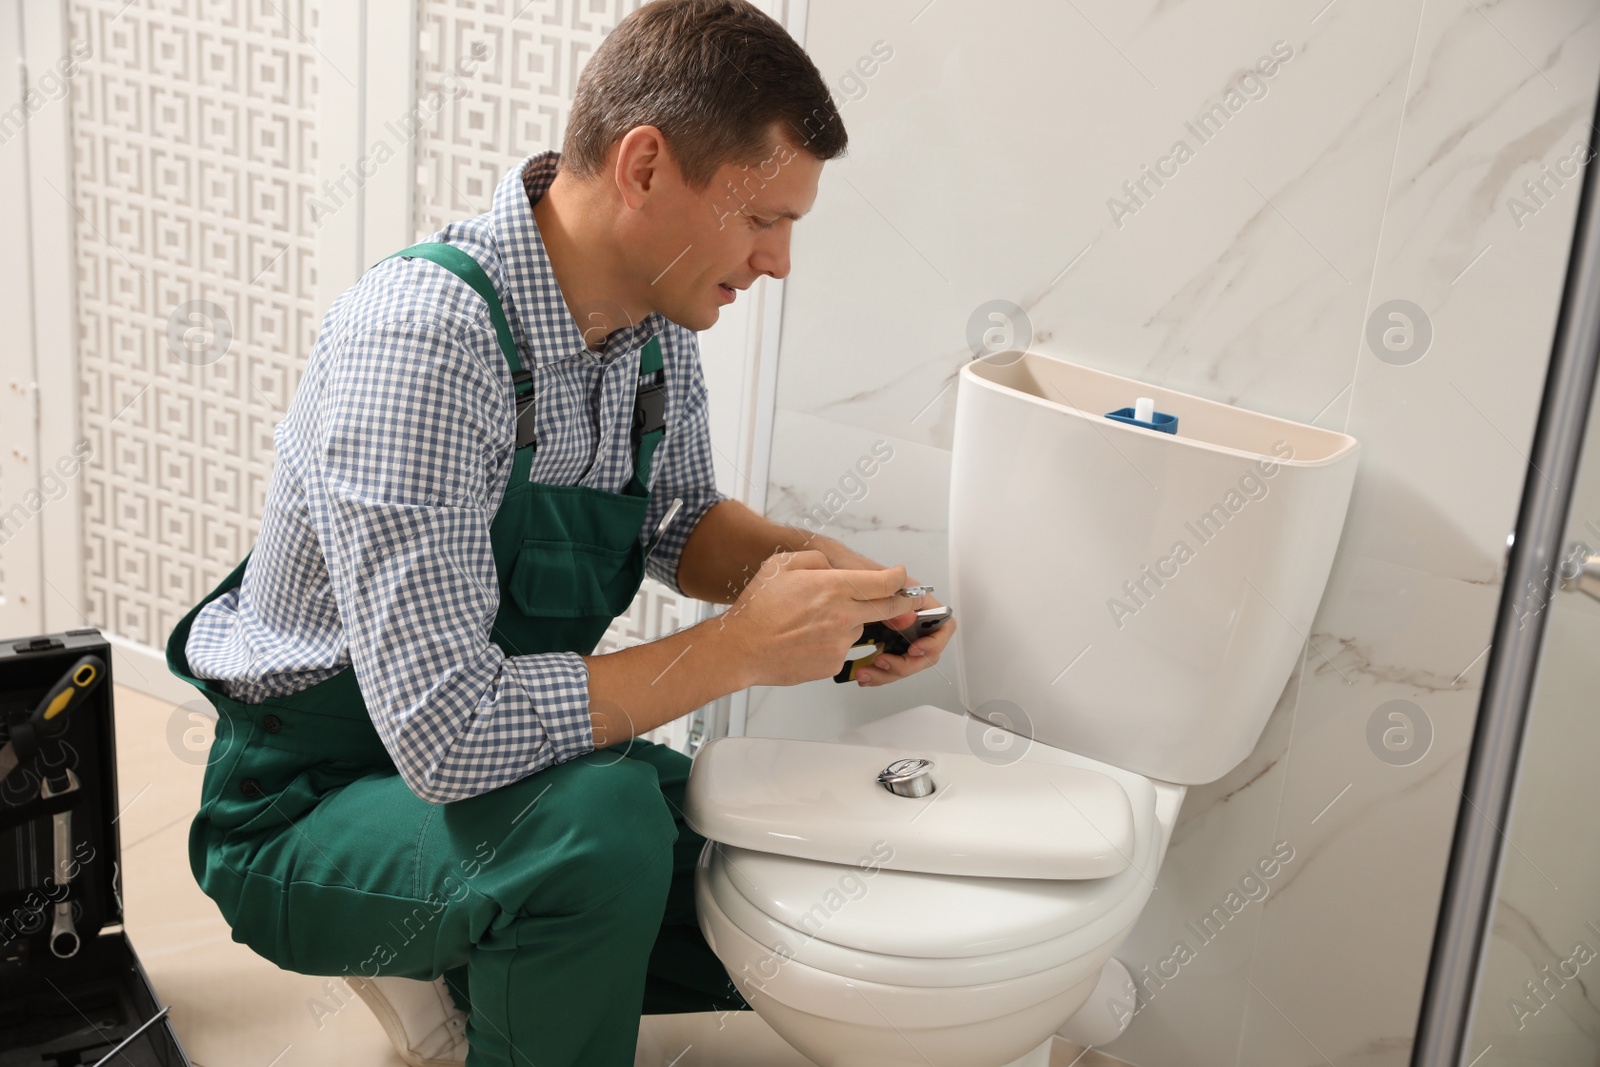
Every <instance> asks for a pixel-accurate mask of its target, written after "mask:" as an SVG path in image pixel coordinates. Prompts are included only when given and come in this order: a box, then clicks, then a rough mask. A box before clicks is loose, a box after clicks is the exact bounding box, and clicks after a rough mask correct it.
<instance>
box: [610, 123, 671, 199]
mask: <svg viewBox="0 0 1600 1067" xmlns="http://www.w3.org/2000/svg"><path fill="white" fill-rule="evenodd" d="M676 173H677V164H676V163H675V162H674V161H673V159H672V150H671V149H670V148H668V147H667V139H666V138H665V137H664V136H662V134H661V131H660V130H658V129H656V128H655V127H654V126H635V127H634V128H633V129H631V130H629V131H628V132H627V133H625V134H623V135H622V139H621V140H620V141H618V142H617V162H616V166H615V168H614V170H613V174H614V175H615V176H616V182H617V192H618V193H620V194H621V196H622V202H623V203H624V204H626V205H627V206H628V207H629V208H632V209H634V210H638V209H639V208H640V207H641V206H643V204H644V201H645V198H646V197H648V196H649V195H650V194H651V193H652V192H654V191H656V190H657V189H658V188H659V186H660V183H661V182H662V181H663V180H666V179H668V178H670V177H671V176H673V175H675V174H676Z"/></svg>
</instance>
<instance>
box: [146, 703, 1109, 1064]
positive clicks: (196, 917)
mask: <svg viewBox="0 0 1600 1067" xmlns="http://www.w3.org/2000/svg"><path fill="white" fill-rule="evenodd" d="M116 716H117V721H116V728H117V780H118V791H119V794H120V800H121V804H122V809H123V810H122V815H121V816H120V817H119V824H120V826H121V830H122V860H123V874H122V895H123V908H124V913H125V915H126V918H127V931H128V937H129V939H130V940H131V941H132V942H133V945H134V948H135V949H136V950H137V951H138V953H139V957H140V959H142V960H143V961H144V965H145V968H146V970H148V971H149V973H150V980H151V982H152V983H153V984H154V985H155V988H156V991H157V993H158V995H159V996H160V997H161V999H162V1000H163V1001H165V1002H166V1003H168V1004H170V1005H171V1006H172V1015H171V1018H172V1025H173V1028H174V1029H175V1030H176V1031H177V1032H178V1036H179V1039H180V1040H181V1041H182V1042H183V1045H184V1048H185V1050H186V1051H187V1052H188V1053H189V1056H190V1058H191V1059H192V1060H193V1061H194V1062H195V1063H196V1064H197V1065H198V1067H358V1065H359V1067H403V1063H402V1061H401V1060H400V1058H399V1056H397V1055H396V1054H395V1052H394V1050H393V1048H392V1047H391V1046H390V1044H389V1041H388V1039H387V1037H386V1036H385V1035H384V1032H383V1030H382V1029H381V1028H380V1027H379V1026H378V1022H377V1020H376V1019H375V1018H374V1017H373V1016H372V1014H371V1013H370V1012H369V1011H368V1010H367V1008H366V1005H364V1004H362V1003H361V1002H360V1001H359V1000H357V999H356V998H355V997H354V995H352V994H351V993H350V992H349V991H348V989H347V987H345V986H344V985H343V983H341V982H332V981H330V980H329V979H325V978H312V977H308V976H306V975H299V974H291V973H289V972H287V971H281V970H279V969H278V968H277V967H275V966H273V965H272V964H271V963H268V962H267V961H266V960H264V959H262V958H261V957H259V956H257V955H256V954H255V953H253V952H251V951H250V950H249V949H247V948H245V947H244V946H243V945H240V944H236V943H235V942H234V941H233V940H232V938H231V937H230V936H229V933H228V927H227V926H226V924H224V923H223V921H222V916H221V915H220V914H218V912H217V908H216V905H214V904H212V902H211V901H210V899H209V898H207V897H206V896H205V894H203V893H202V892H201V891H200V888H199V886H197V885H196V884H195V881H194V877H193V876H192V875H191V874H190V872H189V858H188V829H189V820H190V819H191V818H192V817H193V815H194V812H195V808H196V806H197V804H198V801H199V796H200V779H201V774H202V770H203V768H202V767H201V766H200V765H199V761H200V760H201V759H203V755H201V756H196V755H195V752H196V751H200V752H202V753H203V747H202V746H201V745H200V744H199V743H200V742H202V741H204V740H206V739H205V738H197V737H193V736H191V737H190V738H189V739H188V741H189V745H193V746H195V747H194V748H191V747H189V745H186V744H185V742H184V736H183V731H184V730H185V729H191V728H193V723H191V722H190V721H189V720H188V719H187V718H186V717H185V716H184V714H183V712H182V711H181V710H179V709H175V708H174V706H173V705H171V704H169V703H167V702H165V701H162V700H157V699H155V698H153V697H150V696H146V695H145V694H143V693H140V692H138V691H136V690H132V689H128V688H126V687H123V686H118V687H117V691H116ZM175 717H177V720H178V721H177V722H176V723H175V722H174V719H175ZM169 738H170V739H171V740H169ZM752 1021H753V1020H752ZM685 1022H687V1020H685ZM768 1037H769V1039H770V1034H769V1035H768ZM762 1044H764V1042H762V1041H754V1042H752V1045H753V1046H760V1045H762ZM706 1045H707V1043H706V1042H704V1041H702V1042H700V1043H699V1046H698V1048H699V1051H698V1052H696V1053H695V1054H694V1057H693V1058H691V1057H690V1056H687V1055H685V1056H682V1057H681V1058H679V1059H678V1060H677V1061H676V1063H675V1067H696V1065H706V1067H709V1065H711V1064H735V1063H738V1064H742V1065H746V1067H755V1065H756V1063H757V1062H758V1061H759V1062H760V1063H763V1064H765V1063H775V1062H777V1059H776V1058H773V1057H769V1056H765V1055H760V1054H753V1055H752V1056H750V1057H748V1058H744V1057H740V1056H738V1055H737V1054H733V1055H730V1054H729V1053H728V1051H727V1050H721V1051H720V1052H719V1051H718V1050H715V1049H709V1048H707V1047H706ZM641 1047H643V1043H641ZM752 1052H754V1049H753V1048H752ZM1119 1062H1120V1061H1117V1060H1112V1059H1110V1058H1108V1057H1105V1056H1103V1055H1101V1054H1100V1053H1098V1052H1094V1051H1091V1052H1089V1053H1087V1054H1081V1050H1079V1049H1077V1048H1074V1047H1072V1046H1070V1045H1068V1044H1066V1043H1065V1042H1060V1041H1058V1042H1057V1048H1056V1049H1055V1050H1054V1054H1053V1056H1052V1058H1051V1067H1068V1065H1074V1067H1108V1065H1115V1064H1117V1063H1119ZM649 1067H656V1065H654V1064H651V1065H649Z"/></svg>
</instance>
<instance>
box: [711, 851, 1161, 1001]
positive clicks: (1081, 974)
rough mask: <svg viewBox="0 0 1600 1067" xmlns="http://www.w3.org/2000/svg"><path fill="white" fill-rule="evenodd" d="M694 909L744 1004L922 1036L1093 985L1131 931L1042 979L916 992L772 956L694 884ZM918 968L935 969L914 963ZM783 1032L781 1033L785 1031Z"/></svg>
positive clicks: (926, 987)
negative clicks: (765, 1001) (759, 1002)
mask: <svg viewBox="0 0 1600 1067" xmlns="http://www.w3.org/2000/svg"><path fill="white" fill-rule="evenodd" d="M695 893H696V908H697V910H698V914H699V918H700V927H701V930H702V931H703V932H704V933H705V936H706V939H707V941H708V942H709V943H710V945H711V948H712V950H713V951H714V952H715V953H716V954H717V956H718V958H719V959H721V960H722V962H723V965H724V966H726V967H727V968H728V973H729V976H730V977H731V978H732V979H733V980H734V983H735V985H737V986H738V987H739V989H740V990H741V992H743V993H744V996H745V998H746V999H747V1000H749V999H751V997H752V994H753V993H754V992H757V991H759V992H760V993H761V994H763V995H764V996H766V997H769V998H771V999H772V1000H775V1001H777V1002H778V1003H780V1004H783V1005H786V1006H787V1007H789V1008H792V1009H794V1010H797V1011H801V1012H805V1013H807V1014H810V1015H815V1016H818V1017H821V1018H826V1019H832V1020H835V1021H837V1022H840V1023H846V1024H853V1025H859V1026H867V1027H874V1026H881V1025H883V1024H884V1023H885V1022H886V1021H887V1022H888V1023H889V1025H891V1026H892V1027H895V1028H905V1029H916V1030H922V1029H927V1028H932V1027H950V1026H962V1025H967V1024H971V1023H981V1022H985V1021H989V1020H993V1019H995V1018H997V1017H1001V1016H1004V1015H1006V1014H1009V1013H1012V1012H1016V1011H1019V1010H1021V1009H1025V1008H1027V1007H1029V1006H1031V1005H1034V1004H1038V1003H1040V1002H1042V1001H1046V1000H1049V999H1050V998H1052V997H1056V996H1059V995H1061V994H1062V993H1063V992H1066V991H1070V990H1072V989H1073V988H1074V987H1076V986H1078V985H1080V984H1092V983H1093V982H1094V981H1095V980H1096V978H1097V977H1098V974H1099V971H1100V968H1101V967H1102V966H1103V965H1104V964H1105V961H1106V960H1107V959H1108V958H1110V956H1111V953H1112V951H1113V949H1114V948H1115V947H1116V945H1117V944H1119V943H1120V942H1121V940H1122V938H1123V937H1124V936H1125V935H1126V934H1127V932H1128V930H1130V929H1132V925H1133V922H1134V921H1135V920H1136V919H1137V912H1136V911H1135V912H1134V914H1132V915H1130V916H1129V918H1128V925H1127V926H1126V927H1125V928H1123V929H1121V930H1119V931H1117V932H1116V933H1115V934H1114V935H1113V936H1112V937H1110V938H1107V939H1106V940H1105V941H1104V942H1103V943H1102V944H1101V945H1100V946H1098V947H1097V949H1096V951H1094V952H1092V953H1091V954H1089V955H1087V956H1082V957H1078V958H1074V959H1068V960H1063V961H1061V962H1059V963H1057V964H1056V965H1054V966H1052V967H1050V968H1047V969H1045V970H1042V971H1036V972H1032V973H1027V974H1021V975H1018V976H1016V977H1013V978H1008V979H999V980H991V981H971V982H966V981H964V982H961V983H958V984H956V985H955V987H954V988H958V989H959V990H960V992H959V993H958V994H955V995H952V991H951V990H952V987H951V986H932V985H911V984H905V983H898V982H893V981H884V980H880V979H874V978H867V977H864V976H854V975H841V974H838V973H836V972H834V971H830V970H824V969H821V968H818V967H815V966H812V965H810V964H808V963H806V962H803V961H802V960H801V959H800V958H798V957H793V958H786V957H784V956H783V954H781V953H776V952H773V951H772V950H771V949H769V948H768V947H767V946H765V945H763V944H761V943H760V942H759V941H757V940H756V939H755V938H753V937H751V936H750V935H749V934H748V933H746V932H745V931H744V930H743V929H742V928H740V926H739V925H738V924H737V923H735V922H733V921H732V920H731V919H729V918H728V916H727V914H726V913H725V912H723V911H722V909H721V908H720V907H719V906H718V905H717V903H716V900H715V899H714V898H713V897H712V896H711V894H710V892H709V890H708V885H707V882H706V880H705V879H703V878H697V879H696V885H695ZM914 962H916V963H919V964H920V963H928V962H932V961H927V960H917V961H914ZM780 1032H782V1031H781V1030H780Z"/></svg>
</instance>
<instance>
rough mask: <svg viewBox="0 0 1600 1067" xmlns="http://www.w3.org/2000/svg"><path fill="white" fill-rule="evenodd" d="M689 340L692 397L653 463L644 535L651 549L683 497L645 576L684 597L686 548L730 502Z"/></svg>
mask: <svg viewBox="0 0 1600 1067" xmlns="http://www.w3.org/2000/svg"><path fill="white" fill-rule="evenodd" d="M689 336H690V342H689V344H687V345H685V346H683V347H682V348H680V349H678V354H679V355H680V356H681V357H682V358H685V359H686V360H687V361H688V365H687V366H685V367H684V368H683V373H682V374H681V375H679V378H680V379H681V380H685V381H687V382H688V388H687V389H686V390H684V391H685V392H686V393H687V395H686V396H685V397H684V399H683V402H682V405H681V407H680V408H679V410H678V415H677V418H676V419H673V420H671V421H670V422H669V424H668V426H667V433H666V437H665V438H664V439H663V440H662V442H661V444H660V445H659V446H658V447H657V448H656V451H655V454H654V455H653V456H651V458H650V506H649V507H648V508H647V509H646V510H645V523H644V527H643V529H641V530H640V531H639V539H640V540H641V541H642V542H644V543H645V544H648V543H649V541H650V538H651V537H652V536H653V535H654V534H655V530H656V526H657V524H658V523H660V522H661V518H662V516H663V515H665V514H666V513H667V508H668V507H670V506H671V504H672V498H673V497H681V498H682V500H683V507H682V509H681V510H680V511H679V512H678V516H677V518H675V519H674V520H673V521H672V525H671V526H669V527H667V530H666V532H665V533H663V534H662V535H661V541H660V543H659V544H657V545H656V547H655V551H653V552H652V553H651V554H650V559H649V561H648V562H647V563H646V564H645V572H646V573H647V574H649V575H650V577H652V578H654V579H655V580H656V581H658V582H661V583H662V584H664V585H666V586H667V587H668V588H670V589H671V590H672V591H673V592H674V593H677V594H678V595H680V596H682V595H684V592H683V587H682V586H680V585H679V584H678V563H679V562H680V561H681V560H682V559H683V546H684V545H685V544H687V543H688V540H689V534H690V533H692V532H693V531H694V528H695V526H696V524H698V523H699V522H700V519H701V518H702V517H703V516H704V515H705V513H706V512H707V511H709V510H710V509H711V507H712V506H713V505H715V504H717V503H719V502H720V501H723V500H727V499H728V497H727V495H726V494H723V493H721V492H718V491H717V484H716V482H717V476H716V468H715V465H714V463H713V461H712V450H711V420H710V409H709V395H708V393H707V390H706V383H705V376H704V374H703V373H702V372H701V370H700V350H699V346H698V345H697V344H695V343H694V341H693V335H692V334H691V335H689ZM669 373H670V371H669ZM669 388H670V385H669Z"/></svg>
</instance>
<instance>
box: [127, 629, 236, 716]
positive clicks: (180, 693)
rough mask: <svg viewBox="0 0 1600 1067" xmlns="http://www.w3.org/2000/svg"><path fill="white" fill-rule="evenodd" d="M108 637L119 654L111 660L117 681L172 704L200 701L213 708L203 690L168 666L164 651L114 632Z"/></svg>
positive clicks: (208, 708) (207, 707)
mask: <svg viewBox="0 0 1600 1067" xmlns="http://www.w3.org/2000/svg"><path fill="white" fill-rule="evenodd" d="M101 632H102V633H104V631H101ZM105 638H106V640H107V641H109V642H110V643H111V648H112V651H113V653H114V655H115V657H116V658H115V660H114V661H113V662H112V664H111V676H112V677H113V678H115V679H116V684H117V685H125V686H127V687H128V688H129V689H137V690H138V691H139V692H141V693H144V694H146V695H148V696H152V697H155V698H156V699H158V700H165V701H168V702H169V703H171V704H186V703H189V702H190V701H199V702H200V704H201V705H203V706H204V707H205V708H206V709H207V710H211V703H210V702H209V701H208V700H206V698H205V696H204V695H203V694H202V693H201V692H200V690H198V689H196V688H195V687H194V686H192V685H190V684H189V683H188V682H186V681H184V680H183V679H182V678H179V677H178V676H177V675H175V674H173V673H172V672H171V671H169V670H167V655H166V653H165V652H163V651H161V650H159V649H154V648H151V647H150V646H149V645H142V644H140V643H139V642H137V641H130V640H128V639H127V638H125V637H118V636H117V635H116V634H112V633H107V634H105Z"/></svg>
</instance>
